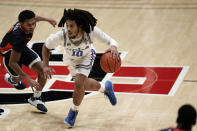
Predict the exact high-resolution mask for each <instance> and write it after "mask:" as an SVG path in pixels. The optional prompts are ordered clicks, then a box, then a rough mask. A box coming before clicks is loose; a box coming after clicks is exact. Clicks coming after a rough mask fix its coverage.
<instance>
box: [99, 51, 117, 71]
mask: <svg viewBox="0 0 197 131" xmlns="http://www.w3.org/2000/svg"><path fill="white" fill-rule="evenodd" d="M110 55H111V52H110V51H109V52H106V53H104V54H103V55H102V56H101V59H100V66H101V68H102V70H103V71H104V72H107V73H113V72H116V71H118V70H119V69H120V66H121V59H120V56H119V55H118V56H117V57H116V58H115V59H113V58H112V57H110Z"/></svg>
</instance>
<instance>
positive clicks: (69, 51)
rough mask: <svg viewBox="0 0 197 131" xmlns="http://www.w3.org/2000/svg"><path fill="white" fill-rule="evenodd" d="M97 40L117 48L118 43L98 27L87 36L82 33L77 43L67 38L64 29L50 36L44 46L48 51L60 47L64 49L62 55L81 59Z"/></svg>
mask: <svg viewBox="0 0 197 131" xmlns="http://www.w3.org/2000/svg"><path fill="white" fill-rule="evenodd" d="M96 40H99V41H100V42H104V43H106V44H108V45H110V46H111V45H114V46H116V47H117V46H118V43H117V42H116V41H115V40H114V39H112V38H111V37H110V36H108V35H107V34H105V33H104V32H103V31H101V30H100V29H99V28H98V27H94V30H93V31H92V32H90V33H89V34H87V33H85V32H83V33H82V38H81V40H79V41H75V42H74V40H72V39H70V38H69V37H68V33H67V30H66V29H63V30H61V31H58V32H57V33H56V34H51V35H50V36H49V37H48V38H47V39H46V41H45V45H46V47H47V48H48V49H54V48H56V47H57V46H59V45H61V46H62V47H63V49H64V55H66V57H67V58H70V59H74V60H77V59H81V58H82V57H84V56H86V55H88V54H89V52H91V50H92V49H93V48H94V47H93V43H94V41H96Z"/></svg>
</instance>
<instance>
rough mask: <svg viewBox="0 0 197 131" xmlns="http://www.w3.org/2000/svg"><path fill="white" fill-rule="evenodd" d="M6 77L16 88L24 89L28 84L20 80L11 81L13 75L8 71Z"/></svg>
mask: <svg viewBox="0 0 197 131" xmlns="http://www.w3.org/2000/svg"><path fill="white" fill-rule="evenodd" d="M4 79H5V81H6V82H7V83H9V84H10V85H12V86H13V87H14V88H16V89H18V90H23V89H25V88H26V85H25V84H24V83H23V82H22V81H19V82H13V81H11V75H9V74H8V73H6V74H5V76H4Z"/></svg>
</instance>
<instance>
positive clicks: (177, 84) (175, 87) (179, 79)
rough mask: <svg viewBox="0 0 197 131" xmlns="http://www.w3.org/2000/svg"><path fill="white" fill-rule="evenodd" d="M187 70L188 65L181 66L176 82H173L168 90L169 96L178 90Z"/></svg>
mask: <svg viewBox="0 0 197 131" xmlns="http://www.w3.org/2000/svg"><path fill="white" fill-rule="evenodd" d="M188 70H189V66H183V69H182V71H181V72H180V74H179V76H178V78H177V79H176V82H175V83H174V85H173V87H172V88H171V90H170V92H169V93H168V95H169V96H174V94H175V92H176V91H177V90H178V88H179V86H180V84H181V82H182V81H183V78H184V77H185V75H186V73H187V72H188Z"/></svg>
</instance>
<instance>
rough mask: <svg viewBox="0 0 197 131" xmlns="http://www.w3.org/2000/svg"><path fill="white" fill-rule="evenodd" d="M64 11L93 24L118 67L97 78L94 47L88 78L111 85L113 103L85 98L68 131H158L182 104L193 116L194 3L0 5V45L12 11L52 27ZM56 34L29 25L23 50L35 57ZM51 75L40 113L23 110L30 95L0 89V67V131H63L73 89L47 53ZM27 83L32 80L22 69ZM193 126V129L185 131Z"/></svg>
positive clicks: (123, 0)
mask: <svg viewBox="0 0 197 131" xmlns="http://www.w3.org/2000/svg"><path fill="white" fill-rule="evenodd" d="M64 8H79V9H85V10H88V11H90V12H92V13H93V14H94V16H95V17H96V18H97V19H98V24H97V26H98V27H99V28H101V29H102V30H103V31H104V32H106V33H107V34H108V35H110V36H111V37H112V38H114V39H115V40H116V41H118V42H119V48H118V49H119V51H120V55H121V58H122V65H121V68H120V70H119V71H118V72H116V73H114V74H110V73H108V74H106V73H104V72H102V71H101V70H100V67H99V59H100V56H101V55H102V53H103V52H104V51H105V49H107V48H108V46H107V45H105V44H103V43H95V44H94V46H95V48H96V50H97V58H96V61H95V65H94V68H93V70H92V72H91V77H93V78H95V79H97V80H98V81H106V80H108V79H110V80H112V81H113V82H114V90H115V92H116V95H117V98H118V103H117V105H116V106H112V105H110V103H109V101H108V100H107V99H106V98H105V97H104V95H103V94H101V93H98V92H96V91H86V96H85V98H84V100H83V103H82V104H81V106H80V111H79V115H78V117H77V121H76V124H75V127H74V128H72V129H69V130H73V131H109V130H111V131H120V130H122V131H158V130H159V129H163V128H167V127H170V126H176V117H177V111H178V108H179V107H180V106H182V105H183V104H192V105H193V106H194V107H195V108H197V102H196V100H197V95H196V94H197V70H196V66H197V62H196V55H197V52H196V49H197V44H196V43H197V37H196V34H197V22H196V21H197V15H196V14H197V2H196V1H195V0H119V1H118V0H102V1H97V0H56V1H53V0H42V1H39V0H0V18H1V20H0V38H1V39H2V37H3V36H4V34H5V33H6V32H7V31H8V30H9V29H10V27H11V26H12V25H13V24H15V22H16V21H17V16H18V14H19V13H20V11H22V10H25V9H29V10H33V11H34V12H35V13H36V14H37V15H40V16H44V17H51V18H53V19H56V20H57V22H59V20H60V18H61V17H62V15H63V9H64ZM59 30H61V29H60V28H58V27H56V28H53V27H52V26H51V25H50V24H48V23H46V22H39V23H37V27H36V30H35V32H34V36H33V38H32V40H31V42H30V43H29V46H32V48H34V49H35V50H37V51H38V52H39V51H40V49H41V45H42V44H43V42H44V40H45V39H46V38H47V37H48V36H49V35H50V34H52V33H55V32H57V31H59ZM52 57H53V59H51V61H50V65H51V66H52V67H53V68H54V69H55V70H56V73H55V74H54V76H53V79H51V80H48V82H47V84H46V85H45V87H44V93H43V99H44V101H45V102H46V103H45V104H46V106H47V108H48V112H47V113H46V114H43V113H40V112H39V111H37V110H36V109H35V108H34V107H32V106H30V105H29V104H27V99H28V98H29V97H30V96H31V95H32V91H31V89H30V88H27V89H25V90H16V89H14V88H12V87H11V86H9V85H8V84H7V83H5V81H4V79H3V77H4V74H5V71H4V69H3V68H2V65H0V105H1V107H2V108H4V109H5V113H4V114H3V115H0V131H64V130H68V129H66V126H65V124H64V123H63V121H64V118H65V117H66V115H67V113H68V111H69V108H70V107H71V105H72V98H71V96H72V92H73V81H72V80H71V77H70V74H69V71H68V70H67V67H66V66H65V65H63V63H62V60H61V57H62V54H61V53H60V52H59V51H58V49H57V50H55V51H54V52H53V55H52ZM24 70H25V72H26V73H28V74H29V75H30V76H31V77H32V78H34V79H36V74H35V73H34V72H32V71H31V70H29V69H27V68H24ZM195 130H197V126H194V127H193V131H195Z"/></svg>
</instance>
